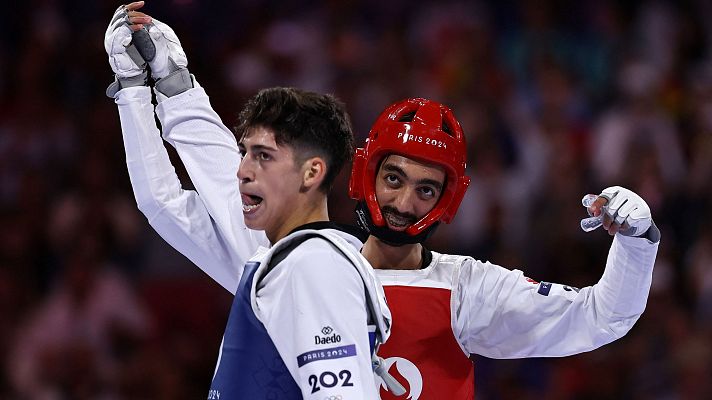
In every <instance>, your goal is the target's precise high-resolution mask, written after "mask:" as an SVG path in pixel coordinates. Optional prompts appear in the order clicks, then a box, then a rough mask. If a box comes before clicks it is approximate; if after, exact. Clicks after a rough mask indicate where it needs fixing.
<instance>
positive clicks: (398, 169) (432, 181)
mask: <svg viewBox="0 0 712 400" xmlns="http://www.w3.org/2000/svg"><path fill="white" fill-rule="evenodd" d="M383 170H384V171H388V172H395V173H397V174H398V175H401V176H403V177H404V178H406V179H408V174H406V173H405V171H403V169H402V168H401V167H399V166H397V165H393V164H389V163H386V164H384V165H383ZM416 183H417V184H418V185H431V186H434V187H435V189H437V190H438V191H442V190H443V184H442V183H441V182H438V181H436V180H435V179H427V178H426V179H420V180H418V181H417V182H416Z"/></svg>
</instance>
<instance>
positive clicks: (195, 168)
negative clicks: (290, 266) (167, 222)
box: [137, 18, 269, 257]
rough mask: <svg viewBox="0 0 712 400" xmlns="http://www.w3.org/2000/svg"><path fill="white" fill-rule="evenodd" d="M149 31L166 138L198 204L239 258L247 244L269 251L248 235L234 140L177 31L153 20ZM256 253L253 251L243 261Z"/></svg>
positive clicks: (255, 235)
mask: <svg viewBox="0 0 712 400" xmlns="http://www.w3.org/2000/svg"><path fill="white" fill-rule="evenodd" d="M145 26H146V29H147V30H148V33H149V35H150V39H151V41H152V44H153V45H154V48H155V57H154V58H153V59H151V60H150V61H149V65H150V67H151V76H152V77H153V78H154V80H156V86H155V89H156V98H157V100H158V107H157V108H156V113H157V115H158V118H159V120H160V121H161V126H162V127H163V138H164V139H165V140H166V141H167V142H168V143H170V144H171V145H172V146H173V147H175V149H176V150H177V152H178V155H179V156H180V158H181V161H183V164H184V165H185V167H186V169H187V171H188V174H189V175H190V177H191V180H192V181H193V184H194V185H195V187H196V189H197V191H198V193H199V194H200V199H201V200H202V201H203V204H204V205H205V207H206V208H207V210H208V212H209V213H210V215H211V216H212V217H213V219H214V220H215V223H216V225H217V229H219V230H220V232H221V233H222V234H223V235H224V236H225V237H226V238H227V242H228V243H229V244H235V246H236V250H237V251H238V252H240V253H242V250H243V249H242V248H241V246H242V244H243V243H253V244H254V245H263V246H269V242H268V240H267V238H266V236H265V235H264V234H263V233H261V232H255V231H250V230H248V229H247V227H246V226H245V224H244V220H243V217H242V200H241V198H240V192H239V190H238V179H237V169H238V167H239V165H240V159H241V157H240V152H239V150H238V147H237V141H236V140H235V136H234V135H233V133H232V132H231V131H230V130H229V129H228V128H227V127H225V125H224V124H223V123H222V121H221V119H220V117H219V116H218V115H217V113H215V111H213V109H212V107H211V105H210V100H209V99H208V96H207V94H206V93H205V91H204V90H203V88H201V87H200V85H199V84H198V83H197V82H196V81H195V78H194V77H192V76H191V75H190V74H189V72H188V69H187V65H188V59H187V57H186V55H185V52H184V51H183V48H182V46H181V43H180V40H179V39H178V37H177V36H176V34H175V32H174V31H173V29H171V27H169V26H168V25H166V24H164V23H162V22H160V21H158V20H156V19H155V18H152V19H151V22H150V23H148V24H146V25H145ZM138 44H139V42H137V45H138ZM253 247H254V246H253ZM255 248H256V247H255ZM253 252H254V249H253V251H252V252H250V253H245V256H246V257H248V256H251V255H252V253H253Z"/></svg>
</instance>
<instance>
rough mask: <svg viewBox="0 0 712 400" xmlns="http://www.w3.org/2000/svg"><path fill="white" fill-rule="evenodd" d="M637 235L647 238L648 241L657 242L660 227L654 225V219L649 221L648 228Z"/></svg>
mask: <svg viewBox="0 0 712 400" xmlns="http://www.w3.org/2000/svg"><path fill="white" fill-rule="evenodd" d="M638 237H641V238H645V239H648V240H649V241H650V243H657V242H659V241H660V229H658V226H657V225H655V221H650V228H648V230H647V231H645V233H643V234H642V235H640V236H638Z"/></svg>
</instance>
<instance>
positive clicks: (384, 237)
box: [356, 201, 440, 247]
mask: <svg viewBox="0 0 712 400" xmlns="http://www.w3.org/2000/svg"><path fill="white" fill-rule="evenodd" d="M356 222H358V226H359V227H361V229H363V230H364V231H366V232H368V233H369V234H370V235H373V236H375V237H377V238H379V239H380V240H381V241H382V242H384V243H386V244H388V245H390V246H396V247H398V246H403V245H406V244H415V243H423V242H424V241H425V240H426V239H428V238H429V237H430V235H432V234H433V232H435V229H436V228H437V227H438V225H439V224H440V222H436V223H434V224H432V225H430V226H429V227H428V228H426V229H425V230H424V231H422V232H420V233H419V234H417V235H415V236H411V235H409V234H407V233H405V232H398V231H394V230H391V229H388V227H387V226H376V225H375V224H374V223H373V219H372V218H371V212H370V211H369V210H368V206H367V205H366V202H364V201H359V202H358V203H357V204H356Z"/></svg>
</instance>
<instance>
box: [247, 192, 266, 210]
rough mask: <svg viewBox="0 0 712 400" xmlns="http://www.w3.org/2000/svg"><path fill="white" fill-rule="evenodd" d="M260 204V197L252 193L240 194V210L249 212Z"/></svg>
mask: <svg viewBox="0 0 712 400" xmlns="http://www.w3.org/2000/svg"><path fill="white" fill-rule="evenodd" d="M261 204H262V197H260V196H255V195H252V194H244V193H243V194H242V212H243V213H251V212H254V211H255V210H257V209H258V208H259V207H260V205H261Z"/></svg>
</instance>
